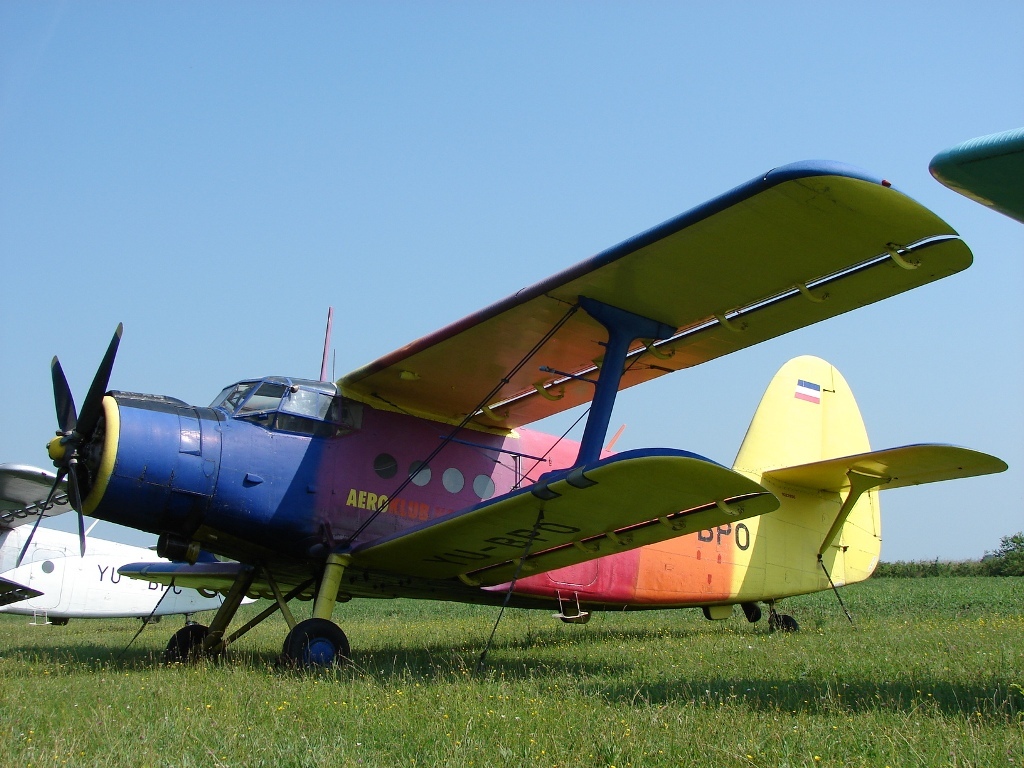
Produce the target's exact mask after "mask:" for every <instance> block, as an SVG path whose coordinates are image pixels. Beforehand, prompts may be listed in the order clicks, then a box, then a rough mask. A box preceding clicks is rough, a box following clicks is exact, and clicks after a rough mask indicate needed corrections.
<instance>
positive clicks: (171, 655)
mask: <svg viewBox="0 0 1024 768" xmlns="http://www.w3.org/2000/svg"><path fill="white" fill-rule="evenodd" d="M348 563H349V556H348V555H338V554H332V555H329V556H328V558H327V563H326V564H325V565H324V572H323V576H322V577H321V579H320V585H319V588H318V589H317V591H316V602H315V603H314V604H313V618H311V619H306V620H305V621H300V622H298V623H296V622H295V619H294V617H293V616H292V612H291V611H290V610H289V609H288V601H289V600H291V599H292V598H294V597H298V596H299V595H300V594H302V593H303V592H307V590H308V589H309V588H310V587H311V586H312V585H313V584H314V583H315V580H314V579H309V580H308V581H305V582H303V583H302V584H299V585H298V586H296V587H295V588H294V589H292V590H291V591H290V592H289V593H288V594H286V595H285V594H282V593H281V590H280V589H279V588H278V586H277V582H276V581H275V580H274V577H273V576H272V575H271V573H270V572H269V571H267V570H263V569H260V568H256V567H254V566H251V565H240V566H239V569H238V571H236V572H235V580H234V583H233V584H232V585H231V588H230V589H229V590H228V592H227V595H226V596H225V598H224V602H223V603H222V604H221V606H220V608H219V609H218V611H217V614H216V615H215V616H214V617H213V621H212V622H210V626H209V627H205V626H203V625H202V624H195V623H192V622H189V623H188V624H186V625H185V626H184V627H182V628H181V629H179V630H178V631H177V632H175V633H174V636H173V637H171V640H170V642H169V643H167V650H166V651H165V652H164V660H165V661H166V662H167V663H168V664H175V663H181V662H190V661H196V660H198V659H200V658H204V657H206V658H209V657H215V656H218V655H220V654H221V653H223V652H224V649H225V648H226V647H227V646H228V645H230V644H231V643H233V642H234V641H235V640H237V639H238V638H239V637H241V636H242V635H244V634H245V633H246V632H248V631H249V630H250V629H252V628H253V627H255V626H256V625H257V624H259V623H260V622H262V621H263V620H264V619H266V618H267V617H268V616H270V615H271V614H273V613H275V612H276V611H278V610H279V611H281V613H282V614H283V615H284V619H285V621H286V622H287V623H288V626H289V628H290V630H289V632H288V636H287V637H286V638H285V641H284V648H283V649H282V651H281V663H283V664H285V665H287V666H291V667H295V668H298V669H307V668H310V667H331V666H334V665H335V664H344V663H345V662H347V661H348V659H349V654H350V653H351V651H350V648H349V644H348V638H347V637H345V633H344V632H342V631H341V629H340V628H339V627H338V625H337V624H335V623H334V622H332V621H331V614H332V613H333V612H334V606H335V604H336V603H337V602H338V590H339V589H340V587H341V578H342V576H343V575H344V573H345V567H346V566H347V565H348ZM258 575H259V576H260V578H261V581H265V583H266V584H268V585H269V586H270V589H271V591H272V592H273V593H274V605H272V606H270V607H269V608H266V609H265V610H263V611H261V612H260V613H259V614H258V615H256V616H255V617H253V618H252V619H250V620H249V621H248V622H246V623H245V625H244V626H242V627H240V628H239V629H237V630H235V631H234V632H232V633H231V634H230V635H225V633H226V631H227V628H228V624H229V623H230V622H231V620H232V619H233V618H234V617H235V613H236V612H237V611H238V607H239V606H240V605H241V604H242V600H243V598H244V597H245V595H246V593H248V592H249V591H250V588H251V587H252V585H253V582H255V581H256V578H257V576H258ZM307 594H308V592H307Z"/></svg>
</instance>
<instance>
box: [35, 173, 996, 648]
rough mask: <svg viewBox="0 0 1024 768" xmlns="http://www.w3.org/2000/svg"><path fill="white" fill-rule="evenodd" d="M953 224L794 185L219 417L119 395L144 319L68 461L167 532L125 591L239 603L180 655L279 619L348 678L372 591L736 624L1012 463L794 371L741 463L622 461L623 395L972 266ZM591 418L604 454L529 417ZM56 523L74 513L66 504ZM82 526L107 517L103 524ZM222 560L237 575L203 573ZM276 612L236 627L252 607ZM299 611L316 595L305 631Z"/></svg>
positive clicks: (99, 382) (789, 176) (873, 550)
mask: <svg viewBox="0 0 1024 768" xmlns="http://www.w3.org/2000/svg"><path fill="white" fill-rule="evenodd" d="M971 259H972V256H971V252H970V249H969V248H968V247H967V245H966V244H965V243H964V242H963V241H962V240H961V239H960V238H959V237H958V236H957V234H956V232H955V231H954V230H953V229H952V228H951V227H950V226H949V225H948V224H946V223H945V222H944V221H942V220H941V219H940V218H939V217H938V216H936V215H935V214H933V213H932V212H931V211H929V210H927V209H925V208H924V207H922V206H921V205H919V204H918V203H916V202H915V201H913V200H911V199H910V198H909V197H907V196H905V195H903V194H902V193H900V192H898V191H897V190H896V189H893V188H892V186H891V185H890V184H889V183H888V182H887V181H884V180H882V179H879V178H875V177H872V176H871V175H869V174H867V173H864V172H862V171H859V170H856V169H853V168H850V167H848V166H844V165H840V164H835V163H828V162H809V163H799V164H793V165H789V166H785V167H781V168H777V169H775V170H772V171H770V172H768V173H766V174H764V175H762V176H759V177H757V178H755V179H753V180H752V181H750V182H748V183H746V184H743V185H741V186H739V187H737V188H735V189H733V190H732V191H730V192H727V193H726V194H724V195H722V196H720V197H718V198H715V199H713V200H711V201H709V202H707V203H705V204H703V205H701V206H699V207H697V208H695V209H693V210H690V211H688V212H686V213H684V214H681V215H680V216H677V217H676V218H673V219H671V220H669V221H666V222H664V223H662V224H660V225H658V226H656V227H654V228H652V229H650V230H648V231H646V232H643V233H641V234H639V235H637V236H635V237H633V238H630V239H629V240H626V241H625V242H623V243H620V244H619V245H616V246H614V247H612V248H610V249H608V250H606V251H604V252H602V253H599V254H598V255H596V256H594V257H592V258H590V259H588V260H585V261H583V262H580V263H578V264H576V265H575V266H572V267H569V268H567V269H565V270H564V271H562V272H559V273H558V274H556V275H554V276H552V277H550V278H548V279H546V280H543V281H541V282H539V283H537V284H535V285H533V286H530V287H528V288H524V289H522V290H519V291H517V292H516V293H515V294H513V295H511V296H509V297H508V298H507V299H504V300H502V301H499V302H497V303H495V304H493V305H491V306H489V307H487V308H485V309H483V310H481V311H479V312H477V313H475V314H472V315H470V316H468V317H466V318H464V319H462V320H459V321H457V322H455V323H453V324H451V325H449V326H447V327H445V328H442V329H441V330H438V331H436V332H435V333H432V334H430V335H428V336H426V337H424V338H421V339H419V340H418V341H414V342H412V343H410V344H408V345H407V346H405V347H402V348H401V349H399V350H397V351H395V352H392V353H391V354H388V355H385V356H384V357H381V358H380V359H378V360H376V361H374V362H372V363H370V364H368V365H365V366H364V367H362V368H359V369H357V370H355V371H353V372H351V373H349V374H347V375H345V376H343V377H341V379H339V380H338V381H336V382H330V381H326V380H325V379H326V378H327V377H326V367H327V366H326V362H327V358H326V354H325V357H324V366H323V368H322V369H321V370H322V373H321V377H320V380H312V379H302V378H291V377H287V376H267V377H265V378H261V379H252V380H245V381H240V382H237V383H234V384H231V385H229V386H227V387H226V388H224V389H223V391H221V392H220V394H219V395H217V396H216V397H215V398H214V399H213V401H212V403H211V404H210V405H209V406H206V407H200V406H193V405H189V404H188V403H185V402H183V401H181V400H178V399H175V398H173V397H168V396H162V395H146V394H138V393H134V392H128V391H120V390H111V391H107V389H108V383H109V377H110V374H111V370H112V367H113V363H114V358H115V355H116V351H117V348H118V345H119V342H120V338H121V327H120V326H119V327H118V329H117V331H116V333H115V334H114V337H113V338H112V340H111V343H110V345H109V346H108V348H107V351H106V354H105V355H104V357H103V359H102V362H101V364H100V366H99V368H98V370H97V373H96V375H95V377H94V379H93V382H92V385H91V386H90V389H89V391H88V394H87V395H86V397H85V400H84V401H83V405H82V409H81V412H78V411H77V410H76V407H75V403H74V398H73V397H72V394H71V391H70V389H69V387H68V385H67V381H66V379H65V376H64V373H63V370H62V369H61V366H60V363H59V362H58V360H57V358H54V359H53V363H52V366H51V368H52V378H53V386H54V397H55V403H56V410H57V421H58V424H59V431H58V433H57V437H55V438H53V439H52V440H51V442H50V443H49V447H48V451H49V455H50V457H51V458H52V459H53V461H54V463H55V466H56V467H57V468H58V469H57V475H58V478H60V479H63V478H65V477H67V479H68V490H69V497H70V500H71V504H72V505H73V506H74V508H75V509H76V510H78V511H79V513H80V514H86V515H90V516H94V517H98V518H101V519H104V520H110V521H113V522H117V523H120V524H122V525H127V526H130V527H133V528H137V529H140V530H143V531H148V532H151V533H154V534H157V535H158V536H159V544H158V553H159V554H160V555H162V556H165V557H168V558H170V559H171V560H173V561H176V562H173V563H138V564H134V565H130V566H126V567H122V568H121V569H120V572H121V573H122V574H123V575H126V576H130V577H133V578H139V579H144V580H148V581H150V582H156V583H161V584H168V585H169V584H174V585H177V586H190V587H197V588H202V589H206V590H213V591H217V592H220V593H222V594H223V595H224V604H223V605H222V607H221V608H220V609H219V610H218V612H217V614H216V615H215V616H214V618H213V620H212V621H211V623H210V625H209V626H202V625H190V626H187V627H185V628H183V629H182V630H180V631H179V632H178V633H176V634H175V635H174V637H172V638H171V640H170V642H169V643H168V646H167V659H168V660H169V661H176V660H184V659H188V658H191V657H193V656H197V655H210V654H216V653H219V652H221V651H222V650H223V649H224V648H225V647H226V645H227V644H229V643H230V642H233V641H234V640H235V639H237V637H239V636H240V635H241V634H242V633H244V632H245V631H247V630H248V629H249V628H251V627H252V626H254V625H255V624H256V623H258V622H260V621H262V620H264V619H265V618H267V617H268V616H270V615H271V614H273V613H276V612H277V611H280V612H281V613H282V615H283V616H284V619H285V621H286V622H287V624H288V626H289V631H288V633H287V636H286V638H285V641H284V646H283V651H282V658H283V659H284V660H285V661H286V662H288V663H291V664H295V665H298V666H316V665H329V664H334V663H336V662H338V661H341V660H343V659H345V658H347V657H348V656H349V654H350V647H349V642H348V639H347V637H346V636H345V634H344V632H343V631H342V630H341V628H340V627H339V626H338V625H337V624H335V623H334V622H333V621H332V617H333V615H334V612H335V607H336V605H337V603H339V602H344V601H347V600H350V599H352V598H357V597H363V598H394V597H409V598H423V599H433V600H452V601H464V602H468V603H482V604H493V605H499V604H508V605H512V606H519V607H523V608H542V609H555V610H556V611H557V613H558V615H559V616H560V617H561V618H563V619H564V620H566V621H574V622H582V621H585V620H586V617H587V616H589V614H590V612H591V611H594V610H601V609H615V610H621V609H642V608H664V607H683V606H692V607H700V608H703V609H704V612H705V614H706V615H707V616H708V617H709V618H712V619H718V618H723V617H725V616H726V615H729V614H731V612H732V611H733V607H734V606H736V605H740V606H742V607H743V610H744V611H745V612H746V615H747V617H748V618H749V619H751V620H756V619H757V618H759V616H760V613H761V610H760V604H766V605H767V606H768V608H769V619H770V621H771V622H774V625H777V626H781V627H782V628H792V626H793V624H794V622H793V621H792V619H791V618H788V617H783V616H781V615H779V614H778V613H777V612H776V611H775V601H776V600H777V599H781V598H783V597H786V596H789V595H795V594H800V593H804V592H809V591H814V590H818V589H822V588H823V586H824V585H826V584H827V583H828V581H829V580H831V581H832V582H838V583H841V582H851V581H856V580H857V579H861V578H864V577H866V576H867V575H868V574H869V573H870V572H871V569H872V568H873V565H874V562H875V561H876V560H877V555H878V546H879V537H880V528H879V519H878V504H877V498H876V497H877V492H878V490H879V489H883V488H892V487H899V486H903V485H907V484H915V483H922V482H930V481H935V480H943V479H950V478H957V477H966V476H971V475H979V474H985V473H989V472H998V471H1001V470H1003V469H1005V467H1006V465H1005V464H1003V463H1002V462H1001V461H1000V460H999V459H996V458H994V457H991V456H987V455H985V454H981V453H977V452H974V451H969V450H966V449H960V448H953V447H949V446H939V445H919V446H908V447H900V448H895V449H890V450H883V451H872V450H870V448H869V446H868V443H867V438H866V437H865V435H864V430H863V425H862V424H861V422H860V417H859V415H857V412H856V405H855V402H854V400H853V398H852V396H851V395H850V394H849V391H848V389H847V387H846V385H845V382H844V381H843V380H842V377H841V376H840V375H839V374H838V372H836V371H835V369H834V368H832V367H831V366H830V365H828V364H827V363H825V362H823V361H820V360H817V359H814V358H801V359H798V360H796V361H794V362H792V363H790V364H788V365H787V366H786V367H784V368H783V370H782V372H781V373H780V374H779V376H778V377H776V379H775V380H774V381H773V383H772V385H771V387H769V391H768V393H767V394H766V399H765V401H764V403H763V404H762V406H761V407H760V408H759V410H758V411H757V415H756V416H755V419H754V423H753V424H752V426H751V428H750V431H749V433H748V435H747V437H746V439H745V441H744V443H743V448H742V449H741V451H740V455H739V457H738V459H737V463H736V465H735V467H733V468H728V467H726V466H723V465H721V464H718V463H716V462H714V461H712V460H710V459H707V458H705V457H703V456H699V455H697V454H694V453H691V452H688V451H685V450H679V449H670V448H651V449H643V450H629V451H624V452H621V453H612V452H611V451H609V450H607V433H608V425H609V423H610V419H611V415H612V409H613V406H614V403H615V399H616V395H617V393H618V392H619V391H620V390H622V389H624V388H627V387H632V386H634V385H637V384H641V383H643V382H645V381H648V380H650V379H653V378H656V377H659V376H662V375H664V374H667V373H671V372H673V371H679V370H682V369H686V368H689V367H691V366H694V365H699V364H701V363H704V362H707V361H709V360H714V359H715V358H717V357H719V356H721V355H726V354H730V353H732V352H737V351H739V350H742V349H744V348H745V347H749V346H751V345H753V344H757V343H758V342H761V341H764V340H766V339H770V338H773V337H776V336H779V335H781V334H784V333H787V332H789V331H792V330H794V329H797V328H801V327H804V326H807V325H810V324H812V323H816V322H819V321H822V320H825V319H828V318H830V317H833V316H836V315H839V314H841V313H844V312H847V311H850V310H852V309H855V308H857V307H861V306H864V305H866V304H870V303H872V302H875V301H879V300H881V299H885V298H888V297H890V296H894V295H896V294H898V293H901V292H903V291H907V290H910V289H912V288H916V287H919V286H922V285H925V284H927V283H930V282H932V281H935V280H938V279H941V278H944V277H947V276H949V275H952V274H954V273H956V272H959V271H960V270H963V269H965V268H966V267H967V266H968V265H969V264H970V263H971ZM584 403H586V404H589V410H588V411H587V418H586V424H585V426H584V428H583V432H582V437H581V439H580V440H579V441H578V442H576V441H570V440H567V439H562V438H559V437H556V436H550V435H545V434H542V433H540V432H538V431H535V430H532V429H530V428H529V426H528V425H530V424H531V423H533V422H536V421H537V420H539V419H542V418H544V417H546V416H550V415H552V414H555V413H559V412H561V411H564V410H566V409H569V408H572V407H574V406H577V405H581V404H584ZM44 506H45V505H44ZM80 531H81V525H80ZM203 553H213V554H216V555H218V556H219V561H218V562H201V561H199V558H201V557H202V556H203ZM246 595H249V596H262V597H266V598H269V599H270V600H272V601H273V602H272V604H271V605H270V607H268V608H267V609H266V610H265V611H263V612H262V613H260V614H259V615H257V616H256V617H254V618H253V619H252V620H251V621H249V622H248V623H247V624H245V625H244V626H242V627H240V628H239V629H237V630H235V631H234V632H231V633H229V631H228V630H229V627H230V624H231V622H232V620H233V618H234V616H235V612H236V610H237V608H238V605H239V603H240V602H241V600H242V599H243V598H244V597H245V596H246ZM293 599H307V600H313V607H312V618H309V619H306V620H304V621H299V622H296V621H295V619H294V617H293V616H292V613H291V610H290V608H289V602H290V601H291V600H293Z"/></svg>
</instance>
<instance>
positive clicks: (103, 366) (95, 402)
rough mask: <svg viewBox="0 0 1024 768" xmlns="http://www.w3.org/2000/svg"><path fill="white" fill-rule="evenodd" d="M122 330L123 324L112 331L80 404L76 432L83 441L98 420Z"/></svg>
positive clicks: (94, 427)
mask: <svg viewBox="0 0 1024 768" xmlns="http://www.w3.org/2000/svg"><path fill="white" fill-rule="evenodd" d="M123 330H124V324H123V323H118V324H117V330H116V331H114V338H112V339H111V340H110V346H108V347H107V353H106V354H105V355H104V356H103V361H102V362H101V363H100V367H99V368H98V369H97V370H96V375H95V376H94V377H93V379H92V385H91V386H90V387H89V394H87V395H86V396H85V402H84V403H83V404H82V413H81V414H80V415H79V418H78V427H77V432H78V434H79V435H81V436H82V437H83V438H85V439H88V438H89V436H90V435H92V431H93V430H94V429H96V424H97V423H98V422H99V420H100V414H101V413H102V410H103V395H104V393H105V392H106V391H107V383H108V382H109V381H110V372H111V371H112V370H113V368H114V357H115V356H116V355H117V346H118V344H120V343H121V333H122V331H123Z"/></svg>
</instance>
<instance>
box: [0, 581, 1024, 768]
mask: <svg viewBox="0 0 1024 768" xmlns="http://www.w3.org/2000/svg"><path fill="white" fill-rule="evenodd" d="M843 597H844V599H845V600H846V602H847V604H848V606H849V608H850V609H851V611H852V612H853V615H854V619H855V621H856V626H853V627H851V626H850V624H849V622H847V620H846V618H845V617H844V616H843V614H842V613H841V611H840V610H839V608H838V605H837V604H836V601H835V597H834V596H833V595H832V594H831V593H823V594H819V595H813V596H808V597H803V598H797V599H793V600H789V601H787V602H786V603H785V610H787V611H788V612H790V613H792V614H793V615H794V616H795V617H796V618H797V619H798V621H799V622H800V624H801V627H802V631H801V632H800V633H798V634H795V635H786V634H781V633H776V634H771V635H770V634H768V632H767V629H766V627H765V623H764V622H763V621H762V622H761V623H760V624H758V625H750V624H747V623H746V622H745V621H744V620H743V619H742V618H741V617H734V618H732V619H730V620H727V621H723V622H708V621H705V620H704V619H703V617H702V616H701V615H700V613H699V612H698V611H692V610H688V611H660V612H650V613H630V614H621V613H620V614H598V615H595V617H594V618H593V620H592V621H591V622H590V623H589V624H588V625H586V626H569V625H563V624H561V623H559V622H557V621H555V620H553V619H551V618H550V616H549V614H548V613H545V612H520V611H511V612H507V613H506V615H505V618H504V620H503V621H502V624H501V626H500V627H499V629H498V633H497V635H496V638H495V644H494V646H493V647H492V649H491V652H490V654H489V656H488V663H487V666H486V671H485V672H484V673H483V674H482V675H477V674H475V672H474V667H475V665H476V660H477V656H478V655H479V653H480V650H481V648H482V646H483V644H484V642H485V641H486V638H487V636H488V634H489V632H490V630H491V625H492V624H493V621H494V619H495V616H496V609H493V608H478V607H470V606H459V605H448V604H442V603H426V602H409V601H386V602H385V601H381V602H368V601H362V602H360V601H356V602H353V603H349V604H347V605H340V606H339V607H338V610H337V612H336V614H335V618H336V619H338V620H339V622H340V623H341V624H342V626H343V628H344V629H345V630H346V632H347V633H348V635H349V638H350V640H351V641H352V647H353V656H354V663H353V665H352V666H351V667H349V668H346V669H343V670H340V671H336V672H331V673H326V674H315V675H308V674H300V673H293V672H287V671H281V670H278V669H276V668H275V665H274V661H275V657H276V655H277V652H278V651H279V650H280V646H281V642H282V640H283V638H284V633H285V627H284V623H283V621H282V620H281V619H280V618H275V619H271V620H269V621H267V622H265V623H264V624H263V625H261V626H260V627H258V628H257V629H256V630H254V631H253V632H251V633H249V634H248V635H246V636H245V637H244V638H242V639H241V640H240V641H239V642H238V643H237V644H236V645H235V646H234V647H233V649H232V653H231V655H230V656H229V658H228V660H227V661H226V662H225V663H202V664H199V665H197V666H191V667H188V666H175V667H164V666H161V665H160V664H159V658H160V655H161V653H162V650H163V647H164V645H165V644H166V642H167V639H168V636H169V635H170V634H171V632H173V631H174V630H175V629H177V627H178V626H179V625H180V619H179V618H177V617H175V618H172V619H165V620H164V621H163V622H162V623H160V624H157V625H155V626H151V627H149V628H147V629H146V630H145V631H144V632H143V633H142V635H141V636H140V637H139V639H138V640H137V641H136V642H135V644H134V645H132V646H131V648H130V649H128V650H127V651H124V652H123V653H122V651H123V649H124V648H125V646H126V645H127V643H128V641H129V640H130V639H131V637H132V635H134V634H135V631H136V629H137V627H138V622H136V621H132V620H119V621H92V622H90V621H72V622H71V623H70V624H69V625H68V626H65V627H54V626H49V627H33V626H28V623H27V622H28V620H27V619H26V618H25V617H18V616H0V686H2V688H0V728H2V729H3V732H2V737H0V765H2V766H63V765H73V766H77V765H90V766H91V765H96V766H132V767H133V768H138V767H139V766H200V765H202V766H221V765H230V766H334V765H345V766H348V765H352V766H402V765H406V766H413V765H416V766H423V765H457V766H464V765H465V766H487V765H542V766H577V765H579V766H616V767H617V768H624V767H626V766H633V767H636V768H638V767H639V766H657V765H715V766H745V767H748V768H749V767H750V766H797V765H799V766H819V765H821V766H879V767H881V766H892V767H893V768H895V767H896V766H919V765H926V766H933V765H941V766H1003V765H1006V766H1020V765H1022V762H1024V688H1022V686H1024V578H935V579H877V580H872V581H869V582H867V583H865V584H861V585H858V586H855V587H850V588H848V589H845V590H843ZM302 608H305V609H306V612H307V613H308V605H306V606H300V611H301V609H302ZM244 610H246V611H249V612H250V614H251V613H254V612H255V609H254V608H253V607H252V606H248V607H247V608H245V609H244ZM206 619H207V620H208V619H209V617H208V616H207V617H206Z"/></svg>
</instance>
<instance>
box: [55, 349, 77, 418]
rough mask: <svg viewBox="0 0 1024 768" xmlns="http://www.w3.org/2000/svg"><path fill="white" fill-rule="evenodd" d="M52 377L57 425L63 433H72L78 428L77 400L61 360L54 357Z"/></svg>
mask: <svg viewBox="0 0 1024 768" xmlns="http://www.w3.org/2000/svg"><path fill="white" fill-rule="evenodd" d="M50 377H51V378H52V379H53V402H54V403H55V404H56V406H57V424H59V425H60V431H61V432H72V431H74V429H75V427H77V426H78V412H77V411H76V410H75V398H74V396H73V395H72V394H71V387H69V386H68V380H67V378H66V377H65V376H64V369H63V368H61V367H60V360H58V359H57V356H56V355H54V356H53V360H51V361H50Z"/></svg>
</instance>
